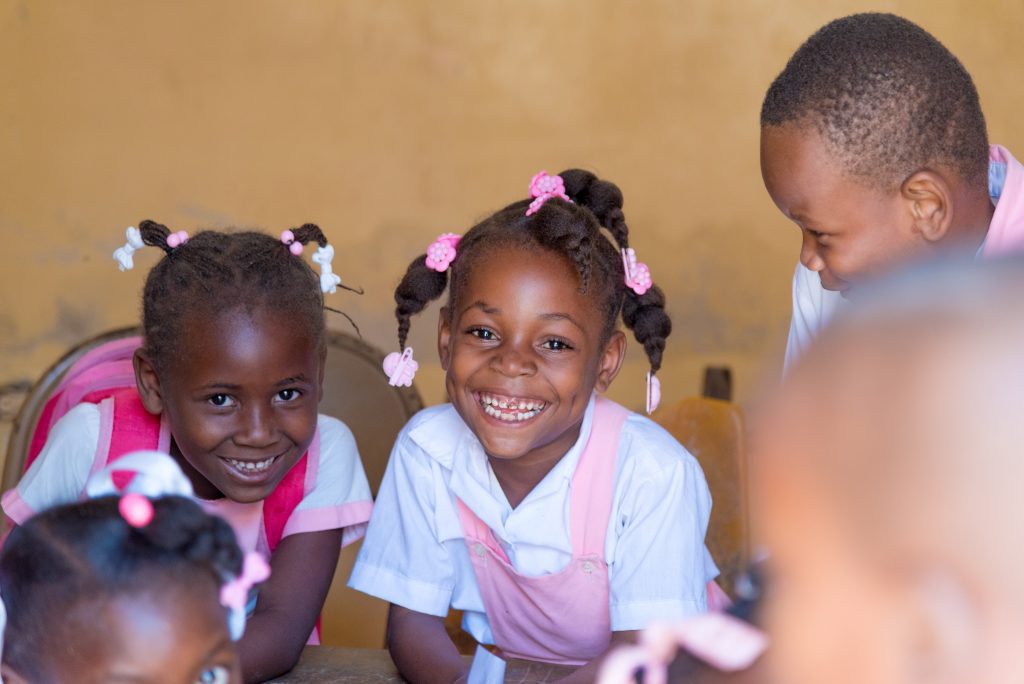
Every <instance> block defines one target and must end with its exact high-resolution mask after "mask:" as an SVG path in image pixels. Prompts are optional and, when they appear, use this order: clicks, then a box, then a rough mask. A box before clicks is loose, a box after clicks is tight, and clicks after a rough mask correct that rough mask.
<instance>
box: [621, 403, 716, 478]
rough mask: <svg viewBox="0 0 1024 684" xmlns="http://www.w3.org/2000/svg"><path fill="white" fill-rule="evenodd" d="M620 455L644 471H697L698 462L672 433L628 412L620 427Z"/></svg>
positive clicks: (647, 419) (646, 418)
mask: <svg viewBox="0 0 1024 684" xmlns="http://www.w3.org/2000/svg"><path fill="white" fill-rule="evenodd" d="M622 432H623V435H622V443H621V447H620V450H621V452H622V453H621V455H622V456H623V457H624V458H625V459H626V460H627V461H632V462H634V465H635V466H638V467H641V468H643V469H644V470H651V471H654V472H661V473H667V472H671V471H673V470H676V469H680V468H682V469H692V468H696V469H698V470H700V463H698V461H697V459H696V458H694V456H693V454H691V453H690V452H689V451H688V450H687V448H686V447H685V446H683V445H682V444H681V443H680V442H679V440H677V439H676V438H675V437H673V436H672V434H671V433H670V432H669V431H668V430H666V429H665V428H663V427H661V426H660V425H658V424H657V423H655V422H654V421H653V420H651V419H650V418H648V417H646V416H642V415H640V414H638V413H630V414H629V416H628V417H627V418H626V422H625V424H624V425H623V427H622Z"/></svg>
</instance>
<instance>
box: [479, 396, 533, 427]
mask: <svg viewBox="0 0 1024 684" xmlns="http://www.w3.org/2000/svg"><path fill="white" fill-rule="evenodd" d="M477 398H478V401H479V402H480V406H481V407H482V408H483V410H484V413H486V414H487V415H489V416H491V417H492V418H496V419H498V420H500V421H504V422H506V423H521V422H523V421H524V420H530V419H531V418H533V417H535V416H537V415H538V414H539V413H540V412H541V411H543V410H544V409H545V408H547V403H545V402H543V401H539V400H537V399H517V398H515V397H504V396H499V395H497V394H484V393H483V392H481V393H479V394H478V395H477Z"/></svg>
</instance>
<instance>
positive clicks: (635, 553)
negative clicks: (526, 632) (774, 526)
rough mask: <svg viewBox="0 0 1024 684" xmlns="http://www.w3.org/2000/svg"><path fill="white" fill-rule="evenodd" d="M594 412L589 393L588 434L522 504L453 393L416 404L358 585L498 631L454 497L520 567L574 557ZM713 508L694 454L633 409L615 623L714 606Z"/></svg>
mask: <svg viewBox="0 0 1024 684" xmlns="http://www.w3.org/2000/svg"><path fill="white" fill-rule="evenodd" d="M593 412H594V401H593V399H591V401H590V404H589V406H588V407H587V411H586V414H585V416H584V420H583V425H582V428H581V430H580V437H579V440H578V441H577V442H576V444H575V445H574V446H573V447H572V448H571V449H570V450H569V451H568V453H566V455H565V456H564V457H563V458H562V460H561V461H560V462H559V463H558V464H557V465H556V466H555V467H554V468H552V469H551V471H550V472H549V473H548V474H547V475H546V476H545V477H544V479H543V480H542V481H541V482H540V483H539V484H538V485H537V486H536V487H535V488H534V489H533V491H531V492H530V493H529V494H528V495H527V497H526V498H525V499H524V500H523V501H522V502H521V503H520V504H519V506H517V507H516V508H515V509H513V508H512V507H511V506H510V505H509V503H508V500H507V499H506V497H505V494H504V492H503V491H502V489H501V485H500V484H499V483H498V481H497V479H496V478H495V476H494V472H493V471H492V470H491V467H490V465H489V463H488V460H487V457H486V455H485V453H484V451H483V448H482V446H481V445H480V442H479V441H478V440H477V439H476V437H475V436H474V435H473V433H472V432H471V431H470V430H469V428H468V427H467V426H466V424H465V423H464V422H463V421H462V419H461V418H460V417H459V415H458V413H456V411H455V409H454V408H453V407H452V406H451V405H450V404H446V405H443V406H435V407H433V408H429V409H426V410H424V411H422V412H420V413H419V414H417V415H416V416H414V417H413V419H412V420H411V421H409V423H408V424H407V425H406V426H405V427H404V428H403V429H402V432H401V434H399V436H398V441H397V442H396V443H395V447H394V450H393V451H392V452H391V460H390V462H389V463H388V468H387V472H386V473H385V474H384V481H383V483H382V484H381V488H380V492H379V493H378V495H377V502H376V504H375V507H374V513H373V518H372V519H371V520H370V529H369V531H368V532H367V535H366V539H365V541H364V542H363V547H362V549H361V550H360V552H359V557H358V559H357V560H356V565H355V568H354V570H353V571H352V577H351V579H350V580H349V586H351V587H353V588H355V589H358V590H360V591H363V592H365V593H367V594H371V595H373V596H377V597H379V598H382V599H384V600H385V601H389V602H391V603H395V604H398V605H401V606H404V607H406V608H408V609H410V610H415V611H418V612H421V613H426V614H429V615H436V616H444V615H447V613H448V609H449V606H452V607H454V608H457V609H460V610H463V611H465V619H464V622H463V625H464V627H465V628H466V630H467V631H468V632H469V633H470V634H471V635H472V636H473V637H474V638H475V639H477V641H480V642H482V643H493V642H494V638H493V636H492V634H491V630H490V627H489V625H488V622H487V617H486V615H485V613H484V604H483V600H482V598H481V596H480V590H479V588H478V586H477V582H476V576H475V575H474V571H473V566H472V563H471V561H470V558H469V553H468V550H467V548H466V542H465V539H464V536H463V532H462V527H461V524H460V522H459V515H458V509H457V507H456V499H455V497H456V496H458V497H459V498H460V499H462V501H463V502H464V503H465V504H466V505H467V506H468V507H469V508H470V509H471V510H472V511H473V512H474V513H475V514H476V515H477V516H478V517H479V518H480V519H481V520H482V521H483V522H484V523H485V524H486V525H488V527H490V528H491V530H492V532H493V533H494V536H495V538H496V539H497V540H498V543H500V544H501V546H502V548H503V549H504V550H505V552H506V553H507V555H508V558H509V560H510V561H511V563H512V565H513V566H514V567H515V569H516V571H517V572H519V573H520V574H525V575H533V576H537V575H543V574H547V573H554V572H559V571H560V570H562V569H563V568H564V567H565V566H566V565H567V564H568V562H569V560H570V559H571V557H572V544H571V539H570V536H569V499H570V483H571V481H572V476H573V473H574V472H575V470H576V464H577V462H578V461H579V458H580V454H581V453H582V451H583V448H584V446H585V445H586V442H587V438H588V436H589V435H590V426H591V422H592V418H593ZM710 512H711V495H710V493H709V492H708V487H707V483H706V482H705V480H704V474H703V472H702V471H701V468H700V465H699V464H698V463H697V461H696V459H694V458H693V456H691V455H690V454H689V452H687V451H686V449H685V448H684V447H683V446H682V445H680V444H679V443H678V442H677V441H676V440H675V439H674V438H673V437H672V436H671V435H670V434H668V433H667V432H665V431H664V430H663V429H662V428H661V427H659V426H658V425H657V424H655V423H654V422H652V421H651V420H648V419H647V418H644V417H642V416H638V415H636V414H630V415H629V417H628V418H627V419H626V422H625V424H624V425H623V428H622V435H621V441H620V444H619V450H618V459H617V463H616V471H615V490H614V497H613V501H612V509H611V518H610V523H609V526H608V534H607V537H606V541H605V558H606V561H607V563H608V566H609V567H608V572H609V585H610V586H609V589H610V597H609V600H610V610H611V627H612V630H613V631H624V630H632V629H641V628H643V627H645V626H646V625H648V624H649V623H650V622H652V621H654V620H660V619H675V618H681V617H685V616H687V615H692V614H694V613H699V612H703V611H704V610H706V608H707V593H706V584H707V582H708V581H709V580H711V579H713V578H714V577H716V576H717V575H718V569H717V568H716V567H715V564H714V561H712V560H711V556H710V554H709V553H708V552H707V549H706V548H705V547H704V536H705V533H706V531H707V525H708V516H709V515H710Z"/></svg>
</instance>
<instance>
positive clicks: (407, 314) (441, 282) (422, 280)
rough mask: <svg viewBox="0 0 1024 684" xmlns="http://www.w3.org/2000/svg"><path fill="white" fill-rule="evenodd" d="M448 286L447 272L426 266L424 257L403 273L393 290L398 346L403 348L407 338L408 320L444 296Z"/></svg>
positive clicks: (418, 258)
mask: <svg viewBox="0 0 1024 684" xmlns="http://www.w3.org/2000/svg"><path fill="white" fill-rule="evenodd" d="M447 286H448V271H447V270H444V271H438V270H436V269H435V268H431V267H429V266H427V257H426V255H423V256H419V257H417V258H416V259H415V260H414V261H413V262H412V263H411V264H409V268H408V269H407V270H406V271H405V276H404V277H403V278H402V282H400V283H398V287H397V288H395V304H396V305H397V306H396V307H395V318H397V319H398V346H399V347H400V348H402V349H404V348H405V344H406V341H407V340H408V337H409V327H410V319H411V318H412V317H413V316H414V315H416V314H418V313H419V312H421V311H423V309H425V308H426V307H427V305H428V304H429V303H430V302H432V301H434V300H435V299H437V298H439V297H440V296H441V295H442V294H444V291H445V288H446V287H447Z"/></svg>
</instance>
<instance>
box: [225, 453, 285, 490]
mask: <svg viewBox="0 0 1024 684" xmlns="http://www.w3.org/2000/svg"><path fill="white" fill-rule="evenodd" d="M280 458H281V457H280V456H271V457H269V458H264V459H261V460H259V461H253V460H242V459H238V458H221V461H222V462H223V463H224V465H225V466H226V468H225V469H226V470H227V472H228V474H229V475H231V476H233V477H234V478H236V479H239V480H244V481H245V482H249V483H251V482H259V481H262V480H264V479H266V478H267V476H268V475H269V473H270V472H271V468H272V467H273V465H274V464H275V463H277V461H278V460H279V459H280Z"/></svg>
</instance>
